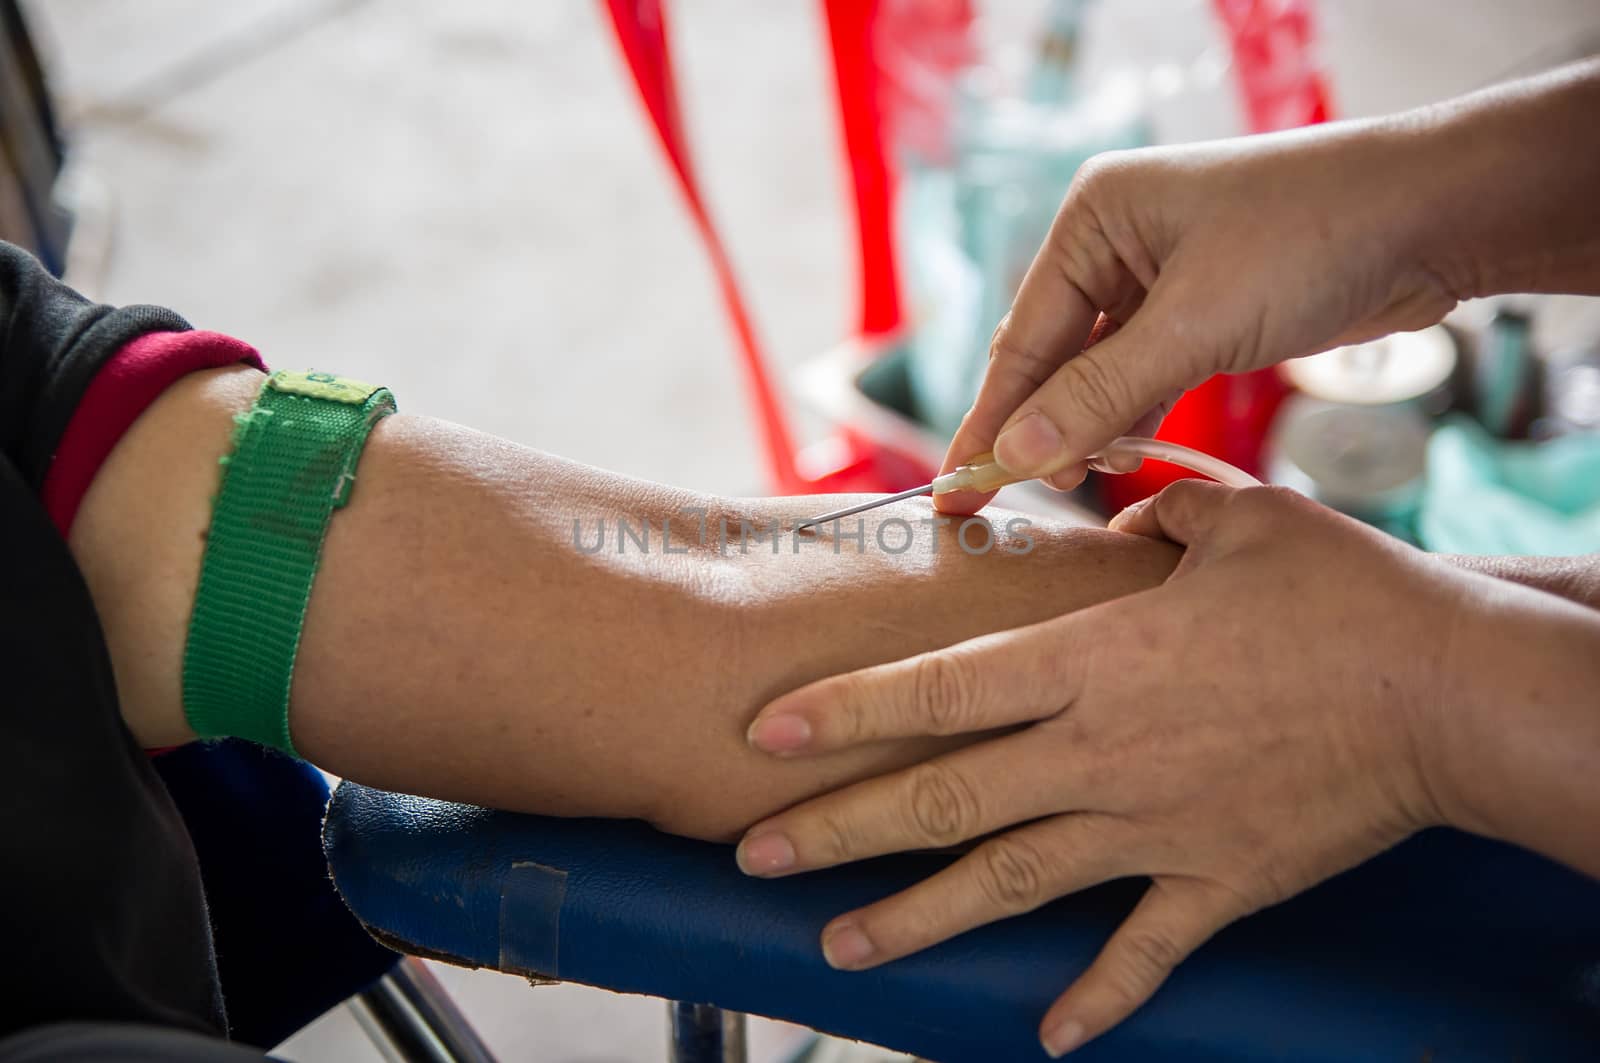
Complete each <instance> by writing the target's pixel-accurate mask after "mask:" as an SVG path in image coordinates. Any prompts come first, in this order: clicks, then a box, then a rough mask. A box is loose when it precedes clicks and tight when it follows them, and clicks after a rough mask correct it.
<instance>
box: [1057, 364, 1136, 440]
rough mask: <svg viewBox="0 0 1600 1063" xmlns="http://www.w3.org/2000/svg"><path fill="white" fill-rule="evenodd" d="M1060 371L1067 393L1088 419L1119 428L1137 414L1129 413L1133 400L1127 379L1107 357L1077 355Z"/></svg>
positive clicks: (1130, 421)
mask: <svg viewBox="0 0 1600 1063" xmlns="http://www.w3.org/2000/svg"><path fill="white" fill-rule="evenodd" d="M1064 373H1065V378H1064V383H1065V384H1066V391H1067V393H1068V394H1069V395H1071V397H1072V400H1073V401H1074V402H1075V403H1076V404H1077V405H1078V407H1079V408H1080V409H1082V410H1083V412H1084V413H1086V414H1087V415H1088V416H1089V417H1090V419H1091V420H1094V421H1098V422H1101V423H1103V424H1116V425H1117V427H1119V428H1120V427H1126V425H1125V424H1124V422H1126V423H1132V420H1133V418H1134V417H1136V416H1138V414H1137V413H1132V414H1130V413H1129V411H1130V409H1131V408H1132V406H1133V403H1132V401H1131V395H1130V393H1129V388H1128V382H1127V381H1126V380H1124V379H1123V375H1122V373H1121V371H1119V370H1117V369H1114V368H1112V366H1111V363H1110V362H1109V361H1108V360H1106V359H1104V358H1097V357H1095V356H1094V355H1093V354H1085V355H1081V356H1080V357H1077V358H1074V359H1073V360H1072V361H1070V362H1068V363H1067V365H1066V368H1065V370H1064Z"/></svg>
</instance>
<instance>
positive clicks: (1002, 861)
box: [977, 836, 1049, 913]
mask: <svg viewBox="0 0 1600 1063" xmlns="http://www.w3.org/2000/svg"><path fill="white" fill-rule="evenodd" d="M977 855H978V858H979V859H978V862H977V872H978V888H979V889H980V890H981V891H982V893H983V896H984V898H985V899H986V900H987V901H989V903H990V904H991V905H993V906H994V907H996V908H998V909H1000V910H1001V911H1005V912H1010V913H1020V912H1030V911H1032V910H1033V909H1035V908H1037V907H1039V906H1040V905H1041V904H1043V903H1044V902H1045V901H1046V900H1048V899H1049V898H1048V897H1047V896H1046V893H1045V889H1046V887H1045V881H1046V879H1045V872H1046V867H1045V860H1044V857H1043V855H1042V854H1041V853H1040V852H1039V850H1038V849H1037V848H1035V847H1034V846H1033V845H1030V844H1029V843H1027V842H1024V841H1019V840H1018V839H1016V838H1012V837H1009V836H1004V837H1000V838H996V839H995V840H994V841H992V842H989V843H988V844H986V845H985V846H983V848H981V849H980V850H978V853H977Z"/></svg>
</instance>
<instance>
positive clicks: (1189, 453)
mask: <svg viewBox="0 0 1600 1063" xmlns="http://www.w3.org/2000/svg"><path fill="white" fill-rule="evenodd" d="M1115 457H1140V458H1154V459H1156V460H1157V461H1165V462H1168V463H1169V464H1172V465H1181V466H1183V467H1184V468H1185V469H1188V470H1189V471H1190V472H1197V473H1199V474H1200V475H1201V476H1209V477H1211V478H1212V479H1213V480H1215V481H1217V483H1219V484H1227V485H1228V486H1229V487H1260V486H1261V481H1260V480H1258V479H1256V478H1255V477H1254V476H1251V475H1250V474H1249V473H1247V472H1245V471H1244V470H1243V469H1241V468H1239V467H1238V466H1237V465H1229V464H1228V463H1227V462H1225V461H1223V460H1222V459H1221V458H1215V457H1212V456H1211V455H1210V454H1207V453H1206V452H1205V451H1203V450H1195V449H1194V448H1193V447H1186V446H1183V445H1181V444H1179V443H1168V442H1167V441H1166V440H1164V439H1142V438H1140V437H1139V436H1119V437H1118V438H1116V439H1113V440H1112V441H1111V444H1110V445H1109V446H1107V447H1106V448H1105V450H1103V451H1101V452H1100V453H1099V454H1097V455H1095V456H1094V457H1092V458H1090V459H1089V464H1090V465H1092V466H1093V467H1095V468H1096V469H1099V470H1100V471H1101V472H1120V471H1121V470H1119V469H1116V468H1113V467H1112V466H1110V465H1108V464H1106V460H1107V459H1108V458H1115Z"/></svg>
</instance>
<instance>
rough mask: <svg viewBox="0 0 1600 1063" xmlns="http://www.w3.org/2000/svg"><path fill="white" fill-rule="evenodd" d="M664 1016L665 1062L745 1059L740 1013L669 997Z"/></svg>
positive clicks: (712, 1062)
mask: <svg viewBox="0 0 1600 1063" xmlns="http://www.w3.org/2000/svg"><path fill="white" fill-rule="evenodd" d="M667 1017H668V1019H669V1020H670V1023H671V1030H670V1032H669V1034H668V1037H669V1038H670V1043H669V1044H668V1046H667V1049H668V1051H667V1060H668V1063H746V1058H745V1039H744V1015H742V1014H741V1013H739V1012H737V1011H723V1010H722V1009H721V1008H718V1007H714V1006H712V1005H710V1004H685V1003H683V1002H682V1001H677V1000H669V1001H668V1002H667Z"/></svg>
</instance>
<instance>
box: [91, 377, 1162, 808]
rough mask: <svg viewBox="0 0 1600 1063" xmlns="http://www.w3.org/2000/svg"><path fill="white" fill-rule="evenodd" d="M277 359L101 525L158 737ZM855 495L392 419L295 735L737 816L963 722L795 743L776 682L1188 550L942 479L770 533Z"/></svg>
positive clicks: (307, 677) (151, 470)
mask: <svg viewBox="0 0 1600 1063" xmlns="http://www.w3.org/2000/svg"><path fill="white" fill-rule="evenodd" d="M262 379H263V378H262V376H261V374H259V373H258V372H256V371H254V370H251V369H247V368H231V369H219V370H212V371H208V372H203V373H196V374H193V375H192V376H190V377H188V378H186V379H184V380H183V381H180V382H179V383H178V384H176V385H174V386H173V387H172V388H170V389H169V390H168V392H167V393H166V394H165V395H163V396H162V398H160V399H159V400H158V401H157V402H156V403H155V405H153V406H152V407H150V409H149V410H148V411H146V413H145V414H144V415H143V416H142V417H141V418H140V419H139V421H138V422H137V423H136V424H135V425H134V426H133V428H132V429H131V430H130V431H129V432H128V433H127V434H126V435H125V436H124V437H123V439H122V441H121V442H120V443H119V444H118V445H117V447H116V449H115V451H113V453H112V455H111V457H110V458H109V459H108V461H107V462H106V464H105V465H104V466H103V467H102V469H101V471H100V473H99V475H98V476H97V478H96V480H95V482H94V483H93V485H92V486H91V487H90V489H89V492H88V494H87V495H86V496H85V498H84V503H83V507H82V509H81V511H80V513H79V516H78V519H77V522H76V524H75V525H74V526H73V530H72V534H71V539H70V544H71V547H72V549H73V551H74V553H75V555H76V557H77V559H78V562H79V565H80V567H81V568H82V569H83V572H84V574H85V577H86V578H87V580H88V583H89V587H90V589H91V591H92V593H93V596H94V600H95V604H96V607H97V609H98V610H99V612H100V615H101V619H102V623H103V626H104V629H105V633H106V638H107V641H108V644H109V646H110V649H111V655H112V662H113V666H114V669H115V673H116V680H117V687H118V691H119V693H120V696H121V700H122V705H123V713H124V716H125V718H126V719H127V722H128V724H129V726H130V728H131V729H132V730H133V732H134V734H135V736H136V737H137V738H138V739H139V740H140V741H142V742H143V743H144V744H145V745H147V746H165V745H174V744H178V743H181V742H184V741H187V740H190V739H192V738H193V737H194V735H193V732H192V731H191V730H190V729H189V726H188V724H187V723H186V721H185V719H184V714H183V711H182V707H181V676H182V659H183V649H184V643H185V638H186V633H187V627H188V621H189V614H190V610H191V607H192V605H193V602H194V593H195V587H196V583H197V580H198V577H199V572H200V565H201V558H202V553H203V550H204V546H205V536H206V529H207V527H208V524H209V520H210V506H211V498H212V497H213V495H214V494H215V492H216V490H217V485H218V477H219V468H218V464H217V459H218V457H219V456H221V455H222V454H224V453H225V452H226V451H227V448H228V445H229V433H230V431H231V429H232V424H233V422H232V418H233V416H234V415H235V414H237V413H240V412H242V411H245V410H247V409H248V408H249V407H250V405H251V402H252V401H253V399H254V396H255V393H256V391H257V389H258V388H259V386H260V384H261V381H262ZM405 398H406V396H404V395H402V396H401V399H402V401H404V400H405ZM836 504H841V503H839V502H838V501H837V500H835V499H830V498H789V499H785V498H775V499H751V500H730V499H724V498H715V497H709V496H704V495H696V494H692V493H689V492H686V491H678V490H672V489H668V488H663V487H659V486H656V485H653V484H647V483H641V482H638V481H635V480H628V479H624V478H622V477H618V476H614V475H610V474H607V473H603V472H599V471H597V470H595V469H591V468H587V467H585V466H582V465H578V464H574V463H572V462H568V461H562V460H560V459H557V458H553V457H550V456H548V455H545V454H541V453H539V452H537V451H532V450H528V449H525V448H522V447H518V446H515V445H513V444H510V443H507V442H505V441H502V440H499V439H495V438H492V437H489V436H485V435H482V434H479V433H477V432H473V431H470V430H468V429H465V428H461V427H459V426H456V425H453V424H448V423H445V422H441V421H436V420H431V419H429V418H426V417H416V416H409V415H395V416H392V417H389V418H387V419H385V420H383V421H381V422H379V424H378V426H377V427H376V429H375V430H374V431H373V433H372V436H371V438H370V439H369V441H368V443H367V446H366V450H365V452H364V453H363V456H362V458H361V462H360V466H359V469H358V479H357V484H356V488H355V491H354V494H353V496H352V500H351V502H350V504H349V506H348V507H346V508H344V509H342V510H339V511H337V512H336V514H335V515H334V517H333V520H332V522H331V524H330V525H329V530H328V536H327V540H326V543H325V545H324V549H323V554H322V561H321V566H320V569H319V571H318V575H317V578H316V582H315V584H314V586H313V589H312V594H311V599H310V605H309V608H308V611H307V616H306V622H305V627H304V634H303V637H302V641H301V645H300V651H299V657H298V662H297V665H296V668H295V673H294V682H293V687H292V691H291V699H290V725H291V729H292V733H293V737H294V742H295V745H296V747H297V748H298V749H299V750H300V751H301V752H302V753H303V754H304V755H305V756H307V757H308V758H309V759H311V760H312V761H314V762H315V763H317V764H318V765H320V766H322V767H323V768H325V769H327V770H328V771H331V772H334V773H336V774H339V775H342V776H345V777H347V778H351V779H355V780H358V781H361V782H365V783H369V784H372V785H375V786H380V787H384V788H389V789H396V790H402V791H406V792H410V793H417V794H424V795H429V796H435V797H442V798H448V799H453V800H461V801H469V802H474V803H478V804H485V805H493V806H497V807H502V808H508V809H515V810H521V811H529V812H538V813H545V814H554V815H600V816H617V817H638V818H644V819H648V820H650V821H652V822H654V823H656V824H658V825H660V826H662V827H664V828H666V829H669V830H672V831H676V832H678V833H683V834H689V835H694V836H699V837H712V838H731V837H734V836H736V835H737V834H738V833H739V832H740V831H741V830H742V829H743V828H744V827H746V826H748V825H749V824H750V823H752V822H754V821H756V820H758V819H760V818H762V817H764V816H766V815H768V814H770V813H772V812H774V811H776V810H778V809H780V808H783V807H786V806H788V805H791V804H793V803H795V802H796V801H798V800H800V799H802V798H805V797H807V796H810V795H812V794H815V793H819V792H821V791H823V790H827V789H831V788H834V787H836V786H838V785H840V784H841V783H844V782H847V781H851V780H854V779H857V778H861V777H865V776H867V775H873V774H878V773H880V772H882V771H885V770H887V769H889V768H891V767H896V766H899V765H902V764H905V763H909V762H912V761H914V760H920V759H923V758H925V757H926V756H928V755H929V754H930V753H932V752H934V751H936V750H937V749H939V748H940V746H941V743H943V742H945V741H947V740H937V739H936V740H919V741H916V742H906V743H884V744H880V745H876V746H872V747H869V748H865V749H860V750H856V751H853V752H851V753H848V754H841V755H839V756H837V757H832V758H824V759H804V760H795V761H789V762H776V763H775V762H774V761H773V760H772V759H771V758H768V757H764V756H760V755H758V754H756V753H754V752H753V751H751V750H750V749H749V747H748V745H747V744H746V741H745V730H746V728H747V727H748V726H749V724H750V722H751V720H752V719H753V718H754V716H755V714H756V711H757V710H758V709H759V708H760V707H761V706H762V705H763V704H765V703H766V702H767V701H768V700H770V699H771V698H773V697H775V696H776V695H778V694H779V693H782V692H783V691H785V690H788V689H791V688H794V687H797V686H799V685H801V684H804V683H806V682H809V681H811V680H813V679H817V678H820V677H823V676H826V675H832V674H835V673H840V672H845V671H849V670H851V669H855V668H859V667H861V666H864V665H869V664H874V663H879V662H885V661H891V660H897V659H900V658H903V657H906V656H908V655H911V654H914V653H917V652H919V651H922V650H927V649H931V648H934V647H939V646H944V645H948V644H951V643H954V642H958V641H962V640H965V639H968V638H971V637H973V636H975V635H979V634H982V633H984V632H989V631H996V630H1000V629H1004V628H1010V627H1016V626H1019V625H1023V624H1028V623H1032V622H1035V621H1039V620H1043V619H1046V618H1048V617H1052V616H1056V615H1058V614H1060V613H1063V612H1066V611H1069V610H1073V609H1079V608H1082V607H1085V606H1089V605H1092V604H1094V603H1097V602H1101V601H1105V600H1107V599H1110V598H1114V597H1118V596H1120V595H1123V594H1127V593H1129V592H1132V591H1136V590H1141V589H1144V588H1147V587H1151V586H1153V585H1155V584H1157V583H1159V582H1161V581H1162V580H1163V579H1164V578H1165V577H1166V575H1167V574H1168V572H1169V571H1170V570H1171V568H1172V566H1173V565H1174V563H1175V561H1176V557H1177V553H1176V550H1175V549H1174V548H1173V547H1171V546H1168V545H1166V544H1162V543H1157V542H1153V541H1151V540H1149V539H1145V538H1141V537H1136V536H1127V535H1119V534H1114V533H1110V532H1103V531H1095V530H1087V529H1071V528H1063V527H1054V526H1049V525H1046V524H1043V523H1034V524H1032V525H1026V526H1025V525H1023V524H1012V525H1010V526H1009V527H1008V524H1009V522H1010V520H1011V517H1010V516H1009V515H1006V514H1000V515H995V514H991V515H990V520H991V521H992V525H983V524H981V523H980V524H977V525H974V526H972V527H969V528H967V529H966V532H965V534H964V535H959V536H958V532H960V528H959V526H958V525H956V524H954V523H937V524H936V523H933V522H932V521H931V520H930V518H933V517H934V514H933V512H932V510H931V507H930V506H929V505H928V504H927V502H926V501H925V500H923V501H920V502H912V503H905V504H902V505H900V506H897V507H895V508H892V509H887V510H882V511H879V512H878V513H876V514H872V515H869V516H868V517H867V519H866V520H865V523H864V524H863V525H861V526H860V528H859V531H860V533H861V534H860V537H859V538H858V537H856V535H855V534H854V533H855V532H856V531H857V530H858V529H857V527H856V526H855V525H854V524H853V523H851V522H846V524H845V526H844V527H842V528H840V529H838V532H842V533H843V534H836V532H835V530H833V529H821V530H820V531H819V532H812V533H808V534H807V535H805V536H802V537H801V539H800V541H799V542H798V544H797V543H796V540H795V537H794V536H793V534H792V533H789V532H784V533H783V534H782V536H781V537H780V538H779V539H778V541H777V543H776V544H774V542H773V540H772V539H771V537H770V535H771V532H772V530H773V529H774V528H775V527H776V528H781V529H792V528H793V525H794V523H795V522H796V521H798V520H800V519H803V518H804V517H806V516H809V515H811V514H813V513H816V512H818V511H819V509H829V508H832V507H833V506H835V505H836ZM741 520H742V521H743V522H744V526H743V527H742V528H741ZM722 528H726V531H725V532H723V531H721V529H722ZM664 532H665V534H664ZM758 533H761V534H764V535H765V536H766V537H764V538H761V539H759V540H758V539H757V538H756V535H757V534H758ZM934 678H935V679H937V678H938V677H934Z"/></svg>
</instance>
